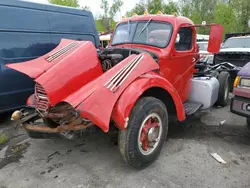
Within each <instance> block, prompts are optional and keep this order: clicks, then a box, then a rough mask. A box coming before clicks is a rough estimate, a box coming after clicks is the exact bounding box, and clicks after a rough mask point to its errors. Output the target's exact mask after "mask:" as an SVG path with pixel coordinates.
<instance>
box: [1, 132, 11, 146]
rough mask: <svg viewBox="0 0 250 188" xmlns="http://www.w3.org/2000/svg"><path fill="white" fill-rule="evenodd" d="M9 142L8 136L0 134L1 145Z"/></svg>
mask: <svg viewBox="0 0 250 188" xmlns="http://www.w3.org/2000/svg"><path fill="white" fill-rule="evenodd" d="M8 140H9V137H8V135H6V134H0V144H4V143H6V142H7V141H8Z"/></svg>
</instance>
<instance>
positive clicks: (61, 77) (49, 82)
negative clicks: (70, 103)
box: [7, 39, 103, 105]
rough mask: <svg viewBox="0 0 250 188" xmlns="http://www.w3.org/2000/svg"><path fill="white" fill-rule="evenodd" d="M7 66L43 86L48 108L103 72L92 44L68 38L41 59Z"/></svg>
mask: <svg viewBox="0 0 250 188" xmlns="http://www.w3.org/2000/svg"><path fill="white" fill-rule="evenodd" d="M7 66H8V67H10V68H12V69H15V70H17V71H19V72H22V73H24V74H26V75H28V76H29V77H31V78H33V79H34V80H35V82H37V83H39V84H40V85H42V86H43V89H44V90H45V92H46V94H47V95H48V97H49V102H50V104H51V105H55V104H57V103H58V102H60V101H63V100H64V98H66V97H67V96H69V95H70V94H72V93H74V92H75V91H77V90H78V89H79V88H81V87H82V86H84V85H85V84H87V83H89V82H91V81H92V80H94V79H96V78H97V77H99V76H100V75H102V73H103V71H102V67H101V63H100V61H99V59H98V54H97V50H96V48H95V46H94V45H93V43H92V42H89V41H74V40H68V39H62V40H61V42H60V44H59V45H58V46H57V47H56V48H55V49H54V50H53V51H51V52H49V53H48V54H45V55H44V56H41V57H39V58H37V59H34V60H31V61H27V62H23V63H14V64H8V65H7Z"/></svg>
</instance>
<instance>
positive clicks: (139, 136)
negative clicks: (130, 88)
mask: <svg viewBox="0 0 250 188" xmlns="http://www.w3.org/2000/svg"><path fill="white" fill-rule="evenodd" d="M167 130H168V113H167V109H166V106H165V105H164V103H163V102H162V101H160V100H158V99H156V98H153V97H144V98H141V99H140V100H139V101H138V102H137V104H136V105H135V106H134V108H133V110H132V112H131V115H130V119H129V122H128V127H127V130H120V131H119V137H118V144H119V149H120V153H121V156H122V158H123V160H124V161H125V162H126V163H127V164H128V165H130V166H132V167H134V168H136V169H142V168H145V167H147V166H149V165H150V164H151V163H153V162H154V161H155V160H156V158H157V157H158V156H159V154H160V152H161V150H162V147H163V144H164V141H165V140H166V135H167Z"/></svg>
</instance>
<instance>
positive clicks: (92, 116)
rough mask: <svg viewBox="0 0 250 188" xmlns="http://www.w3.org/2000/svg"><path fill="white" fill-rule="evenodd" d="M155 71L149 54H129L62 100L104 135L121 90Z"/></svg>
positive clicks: (154, 64) (153, 62) (154, 63)
mask: <svg viewBox="0 0 250 188" xmlns="http://www.w3.org/2000/svg"><path fill="white" fill-rule="evenodd" d="M157 69H159V65H158V64H157V63H156V62H155V61H154V59H153V58H152V57H151V56H150V55H149V54H146V53H142V54H140V55H131V56H129V57H128V58H126V59H125V60H123V61H122V62H120V63H119V64H117V65H116V66H114V67H113V68H112V69H110V70H109V71H107V72H105V73H104V74H102V75H101V76H99V77H98V78H97V79H95V80H94V81H92V82H90V83H88V84H86V85H84V86H83V87H82V88H81V89H80V90H78V91H77V92H75V93H74V94H72V95H70V96H69V97H67V98H66V99H65V101H66V102H68V103H69V104H71V105H72V106H73V107H75V108H76V109H77V110H78V111H79V112H80V114H81V116H82V117H85V118H87V119H89V120H90V121H92V122H93V123H95V124H96V125H98V126H99V127H100V128H101V129H102V130H103V131H105V132H107V131H108V130H109V123H110V118H111V114H112V111H113V109H114V106H115V104H116V101H117V100H118V99H119V97H120V95H121V94H122V93H123V91H124V90H125V89H126V88H127V87H128V86H129V85H130V84H131V83H132V82H133V81H134V80H136V78H138V77H139V76H141V75H143V74H145V73H147V72H150V71H153V70H157Z"/></svg>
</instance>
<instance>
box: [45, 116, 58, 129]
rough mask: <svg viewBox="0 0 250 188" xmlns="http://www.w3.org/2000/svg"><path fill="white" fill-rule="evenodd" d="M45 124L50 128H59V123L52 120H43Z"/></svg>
mask: <svg viewBox="0 0 250 188" xmlns="http://www.w3.org/2000/svg"><path fill="white" fill-rule="evenodd" d="M43 122H44V123H45V124H46V125H47V126H48V127H50V128H56V127H57V126H58V123H56V122H54V121H53V120H52V119H50V118H43Z"/></svg>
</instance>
